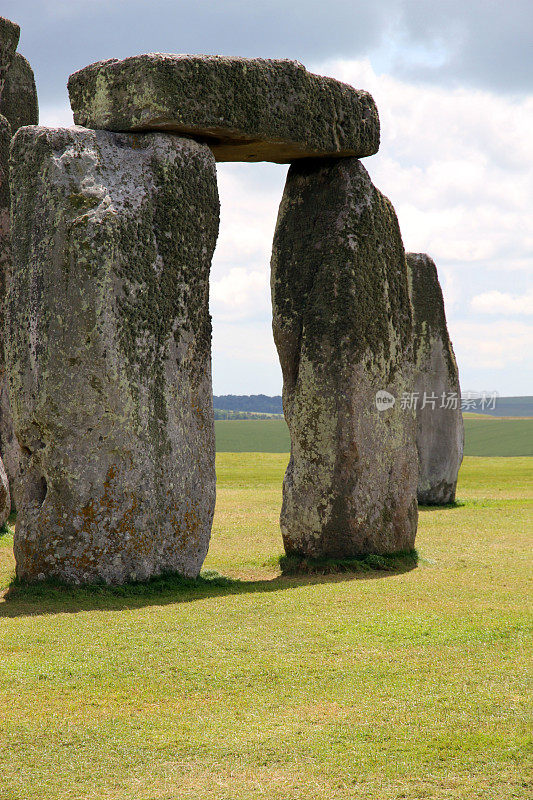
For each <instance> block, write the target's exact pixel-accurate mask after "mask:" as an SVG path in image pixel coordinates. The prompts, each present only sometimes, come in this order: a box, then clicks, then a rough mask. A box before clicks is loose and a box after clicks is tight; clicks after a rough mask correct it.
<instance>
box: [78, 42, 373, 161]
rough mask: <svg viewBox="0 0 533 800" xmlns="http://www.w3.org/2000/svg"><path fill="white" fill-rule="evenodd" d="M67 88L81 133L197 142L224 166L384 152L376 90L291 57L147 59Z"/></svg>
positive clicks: (100, 70) (108, 65) (94, 70)
mask: <svg viewBox="0 0 533 800" xmlns="http://www.w3.org/2000/svg"><path fill="white" fill-rule="evenodd" d="M68 90H69V96H70V104H71V106H72V111H73V112H74V122H75V123H76V124H77V125H85V126H86V127H87V128H103V129H105V130H111V131H127V130H132V131H141V130H152V131H153V130H165V131H174V132H175V133H180V134H182V135H186V136H195V137H197V138H199V139H200V140H201V141H204V142H206V143H207V144H208V145H209V146H210V147H211V149H212V151H213V153H214V155H215V158H216V160H217V161H275V162H278V163H280V164H286V163H288V162H290V161H294V160H295V159H297V158H307V157H309V156H359V157H361V156H370V155H372V154H373V153H376V152H377V150H378V147H379V117H378V112H377V109H376V104H375V103H374V100H373V99H372V97H371V96H370V95H369V94H368V92H365V91H362V90H358V89H354V88H353V87H352V86H348V84H346V83H341V82H340V81H337V80H334V79H333V78H326V77H323V76H322V75H314V74H313V73H312V72H307V70H306V69H305V67H304V66H303V64H300V63H298V61H289V60H288V59H279V60H277V59H265V58H228V57H226V56H199V55H172V54H169V53H146V54H144V55H140V56H131V57H130V58H125V59H123V60H122V61H118V60H117V59H110V60H109V61H99V62H97V63H96V64H90V65H89V66H88V67H84V68H83V69H81V70H79V71H78V72H75V73H74V74H73V75H71V76H70V78H69V82H68Z"/></svg>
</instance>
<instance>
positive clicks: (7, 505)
mask: <svg viewBox="0 0 533 800" xmlns="http://www.w3.org/2000/svg"><path fill="white" fill-rule="evenodd" d="M10 511H11V499H10V495H9V481H8V479H7V475H6V471H5V469H4V465H3V463H2V459H1V458H0V527H1V526H2V525H3V524H4V523H5V522H6V521H7V518H8V517H9V514H10Z"/></svg>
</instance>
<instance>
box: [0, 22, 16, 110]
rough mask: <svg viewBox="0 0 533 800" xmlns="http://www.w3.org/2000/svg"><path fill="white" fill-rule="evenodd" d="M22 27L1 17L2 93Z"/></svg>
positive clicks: (0, 82) (0, 79) (0, 88)
mask: <svg viewBox="0 0 533 800" xmlns="http://www.w3.org/2000/svg"><path fill="white" fill-rule="evenodd" d="M19 37H20V27H19V26H18V25H17V23H16V22H11V20H10V19H6V18H5V17H0V95H1V94H2V88H3V86H4V81H5V79H6V74H7V71H8V69H9V67H10V65H11V62H12V60H13V57H14V55H15V50H16V49H17V45H18V43H19Z"/></svg>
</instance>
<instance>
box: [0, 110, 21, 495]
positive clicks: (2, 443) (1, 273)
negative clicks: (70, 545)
mask: <svg viewBox="0 0 533 800" xmlns="http://www.w3.org/2000/svg"><path fill="white" fill-rule="evenodd" d="M10 144H11V125H10V124H9V122H8V120H7V119H6V118H5V117H4V116H3V115H2V114H0V459H2V462H3V466H4V468H5V473H6V475H7V479H8V481H9V485H10V500H11V502H13V501H14V499H15V483H16V478H17V475H18V469H19V453H20V449H19V445H18V442H17V440H16V438H15V433H14V431H13V418H12V415H11V407H10V403H9V395H8V389H7V379H6V368H5V354H4V351H5V345H6V342H5V330H4V329H5V296H6V289H7V285H8V281H9V275H10V270H11V233H10V219H9V209H10V193H9V147H10Z"/></svg>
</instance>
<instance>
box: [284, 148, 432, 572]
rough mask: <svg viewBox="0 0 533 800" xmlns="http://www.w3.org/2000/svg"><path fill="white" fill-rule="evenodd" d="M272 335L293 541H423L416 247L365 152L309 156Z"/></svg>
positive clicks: (331, 553) (357, 544) (306, 551)
mask: <svg viewBox="0 0 533 800" xmlns="http://www.w3.org/2000/svg"><path fill="white" fill-rule="evenodd" d="M272 299H273V313H274V315H273V328H274V338H275V341H276V346H277V348H278V353H279V357H280V361H281V366H282V370H283V381H284V386H283V404H284V411H285V417H286V419H287V424H288V426H289V430H290V434H291V443H292V447H291V457H290V462H289V466H288V468H287V472H286V475H285V480H284V485H283V507H282V512H281V530H282V534H283V540H284V544H285V549H286V551H287V553H289V554H290V553H294V554H300V555H303V556H309V557H325V556H327V557H334V558H339V557H350V556H357V555H361V554H367V553H391V552H395V551H401V550H405V549H410V548H412V547H413V543H414V539H415V533H416V526H417V516H418V513H417V503H416V485H417V477H418V464H417V453H416V441H415V419H414V414H413V413H411V412H408V411H403V410H402V409H401V408H400V403H396V404H395V405H394V406H393V407H392V408H389V409H388V410H386V411H378V409H377V407H376V393H377V392H378V391H380V390H385V391H388V392H390V393H391V394H392V395H394V396H395V397H398V396H400V395H401V394H402V392H403V391H406V390H407V389H408V387H410V385H411V383H412V370H413V364H412V319H411V309H410V303H409V293H408V284H407V270H406V263H405V253H404V249H403V245H402V239H401V235H400V230H399V227H398V222H397V219H396V215H395V213H394V209H393V207H392V205H391V203H390V202H389V201H388V200H387V198H385V197H384V196H383V195H382V194H380V192H379V191H377V189H376V188H375V187H374V186H373V185H372V182H371V181H370V178H369V176H368V173H367V172H366V170H365V169H364V167H363V166H362V165H361V163H360V162H359V161H357V160H356V159H339V160H329V161H328V160H313V161H305V162H304V161H300V162H298V163H297V164H294V165H293V166H292V167H291V168H290V170H289V174H288V177H287V184H286V187H285V193H284V196H283V199H282V202H281V206H280V211H279V216H278V222H277V226H276V233H275V236H274V249H273V256H272Z"/></svg>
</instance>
